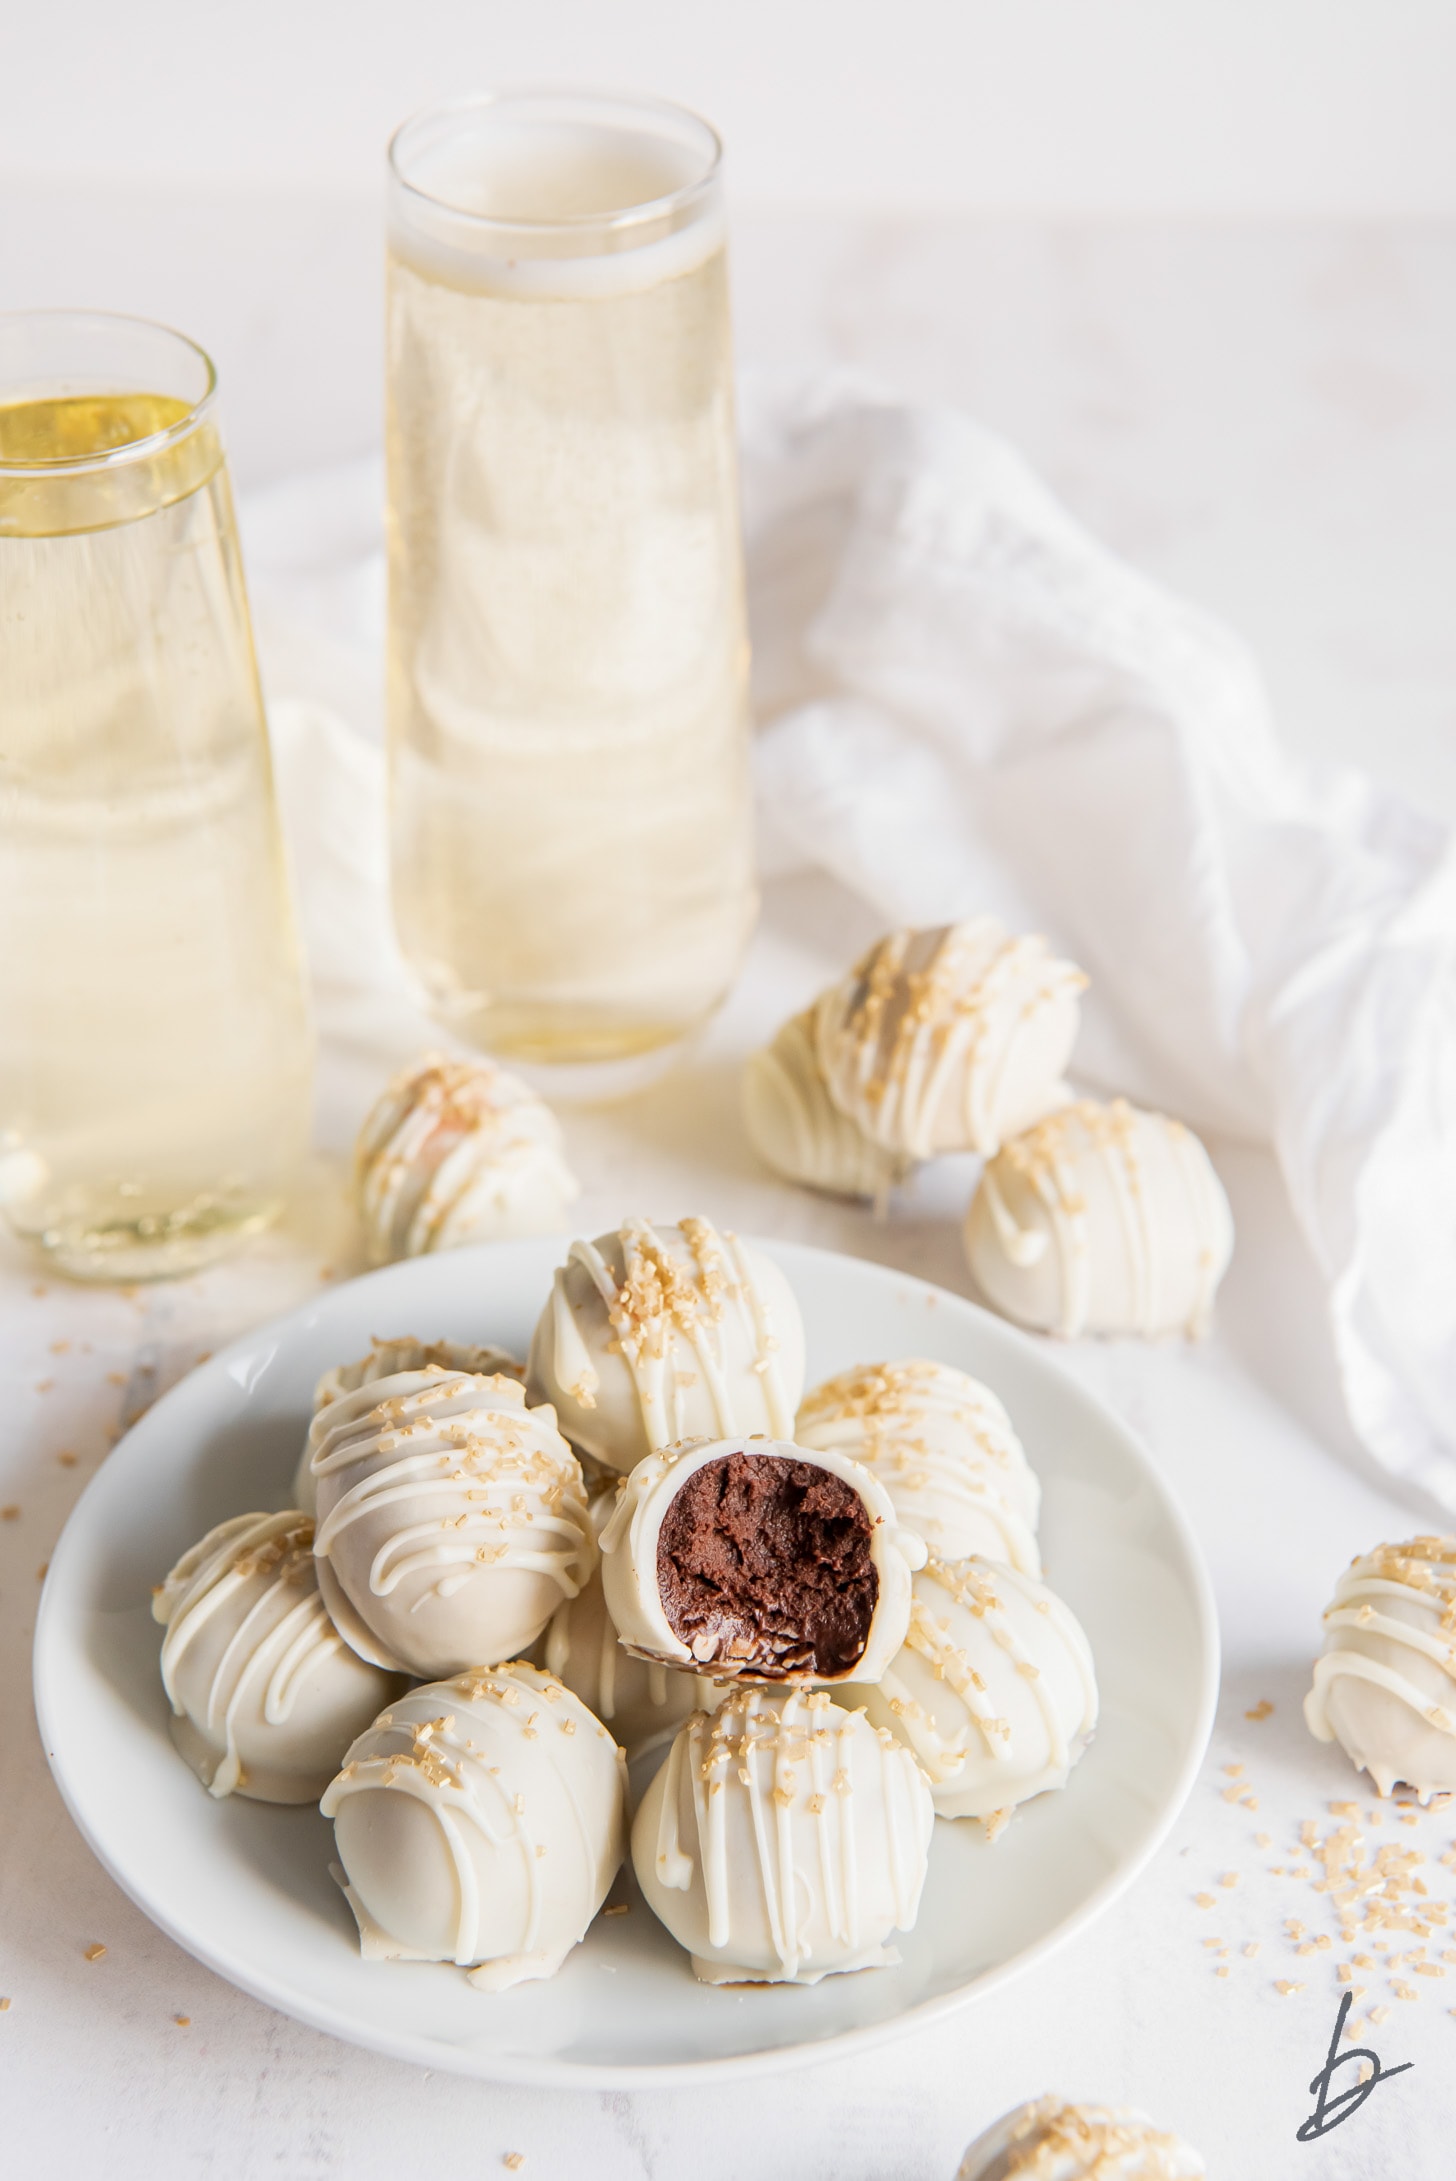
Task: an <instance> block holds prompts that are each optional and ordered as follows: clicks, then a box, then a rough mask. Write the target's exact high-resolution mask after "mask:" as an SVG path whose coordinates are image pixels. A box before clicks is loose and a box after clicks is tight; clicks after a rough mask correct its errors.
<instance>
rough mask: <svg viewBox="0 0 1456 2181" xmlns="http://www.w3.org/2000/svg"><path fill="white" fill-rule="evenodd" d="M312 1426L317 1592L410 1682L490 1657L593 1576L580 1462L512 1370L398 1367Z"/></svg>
mask: <svg viewBox="0 0 1456 2181" xmlns="http://www.w3.org/2000/svg"><path fill="white" fill-rule="evenodd" d="M320 1421H321V1422H322V1423H323V1425H324V1426H325V1427H326V1428H325V1429H324V1430H323V1431H322V1433H321V1434H320V1436H319V1438H318V1440H317V1442H316V1444H315V1446H314V1450H313V1457H312V1468H313V1476H314V1484H315V1487H316V1489H317V1493H318V1535H317V1538H316V1540H315V1544H314V1550H315V1552H316V1553H317V1555H318V1558H319V1575H320V1587H321V1588H322V1590H323V1594H324V1598H325V1601H326V1602H327V1604H328V1607H329V1610H330V1612H331V1613H332V1614H333V1616H334V1619H335V1620H336V1621H337V1623H338V1625H339V1629H340V1632H341V1633H342V1634H343V1636H344V1637H345V1638H346V1640H347V1641H348V1642H349V1643H351V1644H352V1645H353V1646H354V1648H355V1650H357V1651H358V1652H359V1654H360V1656H361V1657H363V1658H372V1659H374V1660H376V1661H377V1662H378V1663H379V1664H381V1665H386V1666H398V1667H401V1668H403V1669H404V1670H405V1671H406V1672H409V1673H412V1674H421V1675H434V1674H450V1673H459V1672H463V1671H464V1670H465V1668H467V1667H469V1666H490V1665H494V1664H495V1663H496V1662H497V1661H498V1660H500V1659H506V1658H512V1657H514V1656H515V1655H516V1654H517V1653H519V1652H522V1651H525V1650H527V1649H529V1647H530V1646H531V1644H533V1643H534V1642H535V1640H536V1638H537V1637H538V1636H539V1635H540V1634H541V1632H542V1630H543V1629H544V1628H545V1626H546V1623H547V1622H548V1621H549V1620H550V1618H551V1615H552V1614H553V1613H554V1612H555V1610H556V1608H557V1606H558V1605H559V1604H560V1603H561V1600H562V1599H563V1598H564V1597H565V1598H574V1597H575V1596H576V1593H577V1592H578V1591H579V1590H580V1589H581V1587H582V1585H583V1583H585V1582H586V1580H587V1578H588V1576H589V1575H590V1574H591V1571H592V1568H593V1566H594V1564H595V1560H596V1545H595V1542H594V1540H593V1537H592V1530H591V1521H590V1518H589V1516H588V1514H587V1506H586V1492H585V1487H584V1485H583V1482H582V1475H581V1467H580V1464H579V1463H578V1462H577V1459H576V1457H575V1455H574V1454H573V1453H572V1451H571V1449H570V1447H569V1446H568V1445H567V1444H566V1441H565V1440H564V1439H563V1438H562V1436H561V1434H560V1432H559V1431H558V1430H557V1429H556V1419H555V1417H554V1416H553V1415H552V1413H551V1411H550V1409H549V1408H536V1409H533V1408H528V1407H527V1405H526V1394H525V1389H524V1387H522V1386H521V1385H520V1384H519V1383H518V1382H517V1381H516V1380H515V1379H513V1378H499V1377H497V1378H476V1377H472V1376H471V1375H470V1374H469V1373H467V1372H463V1371H438V1370H430V1371H415V1372H406V1373H403V1374H402V1375H401V1377H399V1378H393V1379H389V1378H386V1379H380V1380H377V1381H376V1382H375V1383H374V1384H373V1385H367V1386H361V1387H360V1388H359V1389H358V1391H357V1392H355V1393H346V1394H344V1395H342V1396H341V1397H340V1398H339V1399H338V1400H337V1401H335V1402H334V1403H332V1405H331V1406H330V1407H329V1408H327V1409H326V1410H325V1411H324V1413H323V1416H322V1418H321V1419H320Z"/></svg>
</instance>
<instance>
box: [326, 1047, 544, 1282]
mask: <svg viewBox="0 0 1456 2181" xmlns="http://www.w3.org/2000/svg"><path fill="white" fill-rule="evenodd" d="M354 1187H355V1195H356V1199H357V1202H358V1207H359V1215H360V1218H361V1220H362V1221H363V1224H364V1228H365V1232H366V1234H367V1236H368V1238H369V1244H370V1251H371V1255H372V1256H373V1257H374V1259H375V1260H376V1262H380V1261H384V1260H386V1259H388V1258H391V1257H417V1256H420V1255H422V1254H423V1253H424V1252H426V1251H429V1250H439V1249H449V1248H452V1247H453V1246H455V1245H456V1244H457V1243H460V1242H463V1241H468V1240H470V1239H472V1237H475V1236H477V1235H488V1234H492V1233H500V1234H507V1233H510V1234H517V1233H530V1232H535V1231H539V1230H541V1229H547V1228H550V1227H552V1226H554V1225H555V1223H556V1221H557V1219H558V1218H559V1217H560V1216H561V1214H562V1213H563V1212H564V1210H565V1208H566V1206H567V1205H568V1204H569V1203H571V1202H572V1200H573V1198H575V1197H576V1196H577V1195H579V1193H580V1191H579V1189H578V1185H577V1183H576V1181H575V1179H574V1177H573V1176H572V1174H571V1172H570V1170H569V1169H568V1167H567V1165H566V1163H565V1160H564V1158H563V1156H562V1150H561V1129H560V1126H559V1124H558V1122H557V1120H556V1117H555V1115H554V1114H553V1113H552V1112H551V1110H550V1108H549V1107H548V1106H547V1105H546V1103H545V1102H544V1100H543V1099H541V1098H540V1097H538V1096H537V1094H536V1093H535V1092H534V1091H533V1090H531V1089H530V1088H529V1086H528V1085H527V1084H525V1083H523V1082H521V1081H520V1080H519V1078H517V1077H516V1076H513V1075H509V1074H507V1073H506V1072H505V1070H504V1069H500V1068H495V1067H492V1066H491V1065H489V1063H486V1062H467V1061H458V1060H448V1059H446V1058H445V1057H444V1056H443V1055H441V1054H439V1053H428V1054H426V1055H425V1057H424V1058H423V1059H422V1060H420V1061H417V1062H416V1063H415V1064H414V1066H413V1067H411V1068H407V1069H406V1070H404V1072H403V1073H402V1074H400V1075H398V1076H396V1077H395V1079H394V1081H393V1082H392V1083H390V1085H389V1086H388V1088H387V1089H386V1090H385V1092H384V1094H383V1096H382V1097H381V1098H380V1099H379V1101H378V1103H377V1104H376V1105H375V1107H374V1109H373V1111H372V1112H371V1113H370V1115H369V1117H368V1119H367V1120H366V1121H365V1123H364V1126H363V1128H362V1130H361V1131H360V1135H359V1141H358V1145H357V1147H356V1151H355V1160H354Z"/></svg>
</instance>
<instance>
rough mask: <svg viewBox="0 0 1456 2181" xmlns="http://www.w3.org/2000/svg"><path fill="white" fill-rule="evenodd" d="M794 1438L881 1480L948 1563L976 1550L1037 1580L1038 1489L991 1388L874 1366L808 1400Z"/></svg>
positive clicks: (819, 1389)
mask: <svg viewBox="0 0 1456 2181" xmlns="http://www.w3.org/2000/svg"><path fill="white" fill-rule="evenodd" d="M794 1437H795V1439H796V1440H797V1442H798V1444H799V1445H800V1446H812V1447H819V1448H824V1447H835V1448H837V1449H838V1451H839V1452H840V1453H841V1454H848V1455H850V1456H852V1458H853V1459H854V1460H855V1461H857V1462H863V1463H864V1465H865V1467H866V1468H867V1469H868V1470H870V1471H872V1472H873V1474H874V1475H875V1476H877V1477H878V1478H879V1480H880V1482H881V1484H883V1486H884V1487H885V1490H886V1491H887V1492H888V1493H889V1495H890V1498H891V1500H892V1501H893V1502H894V1507H895V1512H896V1514H897V1515H898V1516H899V1518H900V1520H901V1522H903V1523H904V1525H905V1527H906V1528H907V1529H910V1530H915V1531H917V1532H918V1534H919V1535H920V1536H921V1537H923V1538H924V1540H925V1542H926V1544H927V1546H928V1547H929V1548H930V1550H931V1552H933V1553H935V1554H937V1555H938V1557H939V1558H940V1559H942V1560H964V1559H966V1558H967V1556H968V1555H969V1554H971V1553H983V1554H985V1555H986V1557H987V1558H988V1559H992V1560H1009V1561H1010V1563H1011V1565H1012V1566H1013V1567H1016V1568H1021V1569H1023V1570H1024V1572H1025V1573H1026V1574H1028V1575H1040V1573H1041V1554H1040V1552H1039V1551H1038V1549H1037V1542H1036V1525H1037V1521H1038V1519H1039V1517H1040V1514H1041V1486H1040V1485H1039V1484H1038V1483H1037V1481H1036V1477H1035V1475H1034V1474H1033V1471H1032V1468H1031V1464H1030V1463H1029V1462H1028V1461H1027V1458H1026V1455H1025V1453H1024V1452H1023V1450H1022V1445H1021V1441H1020V1440H1019V1439H1018V1438H1017V1436H1016V1433H1015V1432H1014V1430H1013V1429H1012V1427H1011V1419H1010V1417H1009V1416H1008V1415H1007V1413H1006V1411H1005V1409H1004V1408H1003V1407H1002V1405H1001V1403H1000V1402H999V1401H998V1400H997V1398H996V1396H995V1394H994V1393H992V1391H991V1389H990V1387H989V1386H983V1385H982V1384H981V1382H980V1380H979V1379H975V1378H972V1377H970V1376H969V1374H968V1373H967V1372H965V1371H958V1370H956V1369H955V1368H954V1366H953V1365H951V1364H949V1363H931V1362H928V1361H926V1360H924V1359H922V1358H919V1357H915V1358H912V1359H910V1360H909V1361H907V1362H904V1363H870V1364H864V1365H862V1366H860V1368H859V1369H857V1370H853V1371H843V1372H841V1373H840V1375H839V1376H838V1377H837V1378H829V1379H826V1380H825V1381H824V1383H823V1385H822V1386H816V1387H815V1388H814V1390H813V1391H812V1393H808V1394H806V1395H805V1397H804V1400H803V1403H802V1405H801V1407H800V1409H799V1421H798V1425H797V1427H796V1429H795V1432H794Z"/></svg>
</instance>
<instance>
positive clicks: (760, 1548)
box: [601, 1438, 925, 1682]
mask: <svg viewBox="0 0 1456 2181" xmlns="http://www.w3.org/2000/svg"><path fill="white" fill-rule="evenodd" d="M601 1550H602V1586H603V1589H604V1592H605V1595H606V1602H607V1610H608V1612H609V1613H610V1614H611V1616H612V1619H613V1620H614V1621H615V1622H616V1624H617V1628H618V1631H619V1633H620V1635H621V1639H622V1641H623V1643H625V1644H626V1646H627V1648H628V1650H629V1651H635V1652H636V1653H637V1654H638V1656H639V1657H641V1658H648V1659H657V1660H660V1661H662V1662H663V1663H664V1664H666V1665H671V1666H678V1667H681V1668H682V1669H683V1670H684V1671H685V1672H689V1673H690V1672H692V1671H694V1670H697V1671H698V1672H701V1673H705V1674H707V1675H708V1676H709V1677H710V1678H711V1679H712V1680H715V1681H724V1680H730V1679H738V1678H742V1679H744V1680H749V1681H765V1682H767V1681H774V1682H783V1681H797V1682H834V1681H851V1680H852V1681H862V1682H863V1681H877V1680H878V1679H879V1677H880V1674H881V1673H882V1672H883V1670H884V1668H885V1667H886V1666H887V1665H888V1664H889V1662H890V1660H891V1659H892V1658H893V1657H894V1655H895V1653H896V1652H897V1651H898V1650H899V1648H900V1645H901V1644H902V1642H903V1641H904V1638H905V1632H906V1630H907V1628H908V1627H909V1623H910V1578H911V1572H912V1570H913V1569H915V1568H918V1567H921V1566H923V1564H924V1561H925V1546H924V1544H923V1543H922V1541H921V1540H920V1538H918V1537H917V1536H916V1535H915V1534H914V1533H913V1531H910V1530H907V1529H905V1528H904V1527H903V1526H902V1525H901V1524H900V1523H899V1522H898V1521H897V1520H896V1516H895V1510H894V1507H893V1506H892V1505H891V1502H890V1497H889V1494H888V1493H887V1492H886V1490H885V1488H884V1486H883V1485H882V1484H880V1483H879V1482H878V1481H877V1480H876V1479H875V1478H874V1477H873V1476H872V1475H871V1474H870V1472H869V1470H867V1469H865V1468H863V1467H862V1466H861V1465H860V1463H858V1462H855V1461H851V1460H850V1459H849V1457H848V1456H847V1455H845V1454H839V1453H835V1452H833V1451H832V1450H830V1451H825V1452H813V1451H811V1450H810V1449H808V1448H806V1447H800V1446H795V1445H793V1444H792V1443H791V1442H789V1441H787V1440H777V1439H757V1438H754V1439H698V1440H690V1441H688V1442H686V1443H685V1444H684V1445H682V1446H677V1447H668V1448H666V1449H665V1450H664V1451H663V1452H662V1453H660V1454H650V1455H648V1457H647V1458H646V1460H645V1461H641V1462H639V1463H638V1465H637V1467H636V1468H635V1469H634V1470H633V1472H632V1474H631V1476H630V1477H628V1479H627V1481H626V1483H625V1485H623V1487H622V1488H621V1491H620V1492H619V1494H618V1497H617V1504H616V1506H615V1508H614V1509H613V1511H612V1515H611V1519H610V1520H609V1521H608V1523H607V1525H606V1528H605V1529H604V1530H603V1532H602V1538H601Z"/></svg>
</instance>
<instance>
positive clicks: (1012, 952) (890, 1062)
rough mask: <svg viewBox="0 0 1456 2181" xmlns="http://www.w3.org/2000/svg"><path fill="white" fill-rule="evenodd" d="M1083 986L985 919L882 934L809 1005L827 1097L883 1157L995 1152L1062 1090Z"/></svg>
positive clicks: (1041, 947) (1069, 971)
mask: <svg viewBox="0 0 1456 2181" xmlns="http://www.w3.org/2000/svg"><path fill="white" fill-rule="evenodd" d="M1086 982H1087V980H1086V978H1085V977H1084V976H1083V974H1082V972H1081V970H1079V969H1077V968H1075V967H1074V966H1073V964H1072V963H1070V962H1061V961H1057V960H1056V959H1055V958H1054V957H1053V956H1052V955H1050V954H1049V953H1048V952H1047V946H1046V941H1045V940H1044V939H1038V938H1028V939H1013V938H1011V937H1010V936H1009V935H1008V933H1007V932H1006V931H1005V930H1004V928H1003V927H1002V926H1001V925H1000V924H999V923H998V922H997V921H996V919H995V917H994V916H978V917H974V918H972V919H971V921H970V922H968V923H964V924H947V925H942V926H940V927H939V928H937V929H935V930H932V931H896V932H890V933H889V934H888V935H887V936H886V937H885V938H884V939H881V940H880V941H879V942H878V943H877V944H876V945H875V946H873V947H871V949H870V951H869V953H868V954H866V955H865V956H864V957H863V958H862V959H861V960H860V961H858V962H857V963H856V964H855V966H854V968H853V969H852V970H851V971H850V972H849V974H848V976H847V977H845V978H843V979H842V980H841V981H840V983H838V984H837V985H831V987H830V988H829V990H828V991H827V992H825V993H823V994H821V996H820V998H819V1000H818V1002H817V1003H816V1005H815V1009H814V1048H815V1053H816V1055H817V1058H818V1062H819V1068H820V1071H821V1073H822V1075H823V1077H824V1081H825V1083H826V1085H827V1086H828V1090H829V1095H830V1097H831V1098H832V1099H833V1101H834V1103H835V1105H836V1106H837V1107H838V1108H839V1110H840V1112H841V1113H843V1114H846V1115H847V1116H848V1118H849V1119H850V1120H852V1121H853V1122H854V1123H855V1124H856V1126H857V1127H858V1128H859V1129H860V1130H861V1132H862V1133H863V1134H864V1135H866V1136H868V1137H869V1138H870V1140H871V1141H872V1142H874V1143H877V1144H879V1145H881V1146H882V1147H883V1149H885V1150H886V1151H891V1152H895V1153H899V1154H901V1155H902V1156H905V1157H908V1158H912V1159H928V1158H931V1157H932V1156H934V1154H935V1153H937V1152H942V1151H980V1152H983V1153H988V1152H992V1151H994V1150H995V1149H996V1147H997V1145H998V1144H1000V1143H1002V1142H1003V1141H1004V1140H1005V1138H1006V1137H1007V1136H1012V1135H1015V1134H1016V1132H1017V1130H1018V1129H1023V1128H1025V1127H1026V1126H1027V1125H1028V1123H1029V1122H1031V1121H1034V1120H1036V1119H1038V1118H1039V1117H1040V1116H1041V1115H1042V1114H1043V1113H1045V1112H1047V1111H1048V1109H1049V1108H1051V1107H1053V1106H1055V1105H1058V1104H1059V1103H1061V1101H1062V1100H1064V1099H1065V1098H1066V1096H1067V1095H1068V1094H1067V1090H1066V1086H1065V1084H1064V1082H1063V1080H1062V1077H1063V1071H1064V1070H1065V1068H1066V1065H1067V1062H1068V1060H1069V1058H1070V1057H1071V1052H1072V1047H1073V1045H1074V1044H1075V1042H1076V1037H1077V1022H1078V1004H1077V998H1078V994H1079V993H1080V992H1081V991H1082V989H1083V987H1084V986H1085V984H1086Z"/></svg>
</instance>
